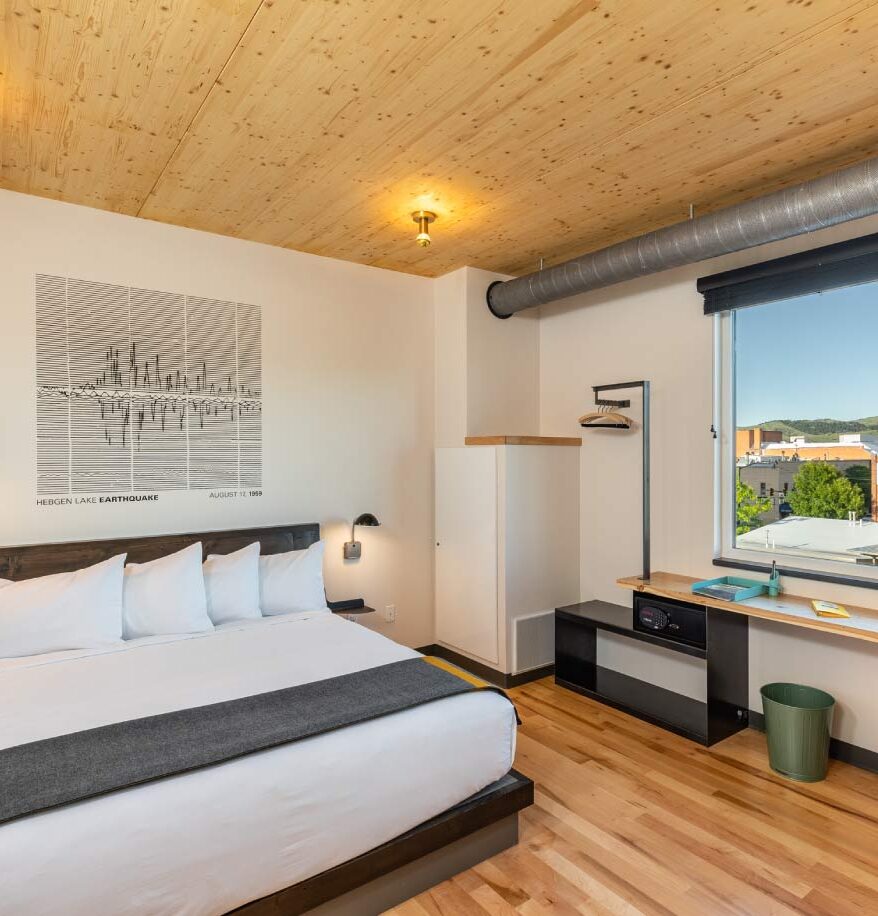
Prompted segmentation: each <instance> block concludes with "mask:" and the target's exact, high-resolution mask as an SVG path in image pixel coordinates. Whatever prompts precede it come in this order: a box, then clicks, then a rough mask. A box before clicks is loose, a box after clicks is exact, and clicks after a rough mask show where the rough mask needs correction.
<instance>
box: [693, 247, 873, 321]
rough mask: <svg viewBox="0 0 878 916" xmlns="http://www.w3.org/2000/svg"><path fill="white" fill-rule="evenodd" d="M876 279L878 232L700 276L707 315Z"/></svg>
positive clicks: (699, 289)
mask: <svg viewBox="0 0 878 916" xmlns="http://www.w3.org/2000/svg"><path fill="white" fill-rule="evenodd" d="M873 280H878V234H875V235H866V236H863V237H862V238H859V239H851V240H850V241H847V242H839V243H838V244H835V245H827V246H825V247H824V248H815V249H813V250H811V251H803V252H801V253H799V254H791V255H789V256H787V257H785V258H776V259H775V260H773V261H763V262H762V263H761V264H752V265H751V266H749V267H741V268H739V269H738V270H727V271H725V272H724V273H721V274H713V275H712V276H710V277H701V278H700V279H699V280H698V292H699V293H701V294H702V295H703V296H704V314H705V315H713V314H715V313H716V312H726V311H729V310H730V309H739V308H745V307H746V306H748V305H760V304H762V303H763V302H775V301H777V300H778V299H792V298H794V297H795V296H807V295H809V294H810V293H820V292H824V291H826V290H830V289H839V288H840V287H843V286H856V285H857V284H860V283H870V282H872V281H873Z"/></svg>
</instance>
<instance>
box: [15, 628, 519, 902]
mask: <svg viewBox="0 0 878 916" xmlns="http://www.w3.org/2000/svg"><path fill="white" fill-rule="evenodd" d="M416 654H417V653H415V652H414V651H413V650H411V649H407V648H405V647H403V646H400V645H398V644H396V643H394V642H391V641H390V640H388V639H385V638H384V637H382V636H380V635H378V634H376V633H373V632H371V631H369V630H367V629H366V628H365V627H362V626H359V625H357V624H355V623H350V622H348V621H345V620H341V619H339V618H337V617H334V616H333V615H331V614H327V613H325V612H323V613H316V614H313V615H309V614H305V615H301V614H300V615H291V616H289V617H273V618H266V619H264V620H262V621H249V622H247V623H244V624H238V625H236V624H226V625H224V626H222V627H220V628H218V629H217V630H216V631H214V632H212V633H208V634H192V635H189V636H184V637H149V638H145V639H139V640H133V641H131V642H129V643H126V644H125V645H123V646H122V647H119V648H115V647H114V648H111V649H102V650H95V651H90V652H89V651H75V652H56V653H52V654H50V655H43V656H37V657H34V658H30V659H13V660H9V661H0V748H2V747H9V746H14V745H17V744H21V743H24V742H27V741H35V740H38V739H40V738H47V737H51V736H54V735H58V734H65V733H69V732H74V731H79V730H81V729H85V728H92V727H96V726H99V725H104V724H108V723H111V722H117V721H122V720H125V719H132V718H138V717H140V716H147V715H153V714H156V713H161V712H167V711H170V710H173V709H182V708H186V707H190V706H199V705H203V704H206V703H215V702H219V701H221V700H226V699H232V698H234V697H240V696H248V695H251V694H255V693H260V692H263V691H268V690H275V689H279V688H281V687H286V686H292V685H294V684H300V683H307V682H309V681H313V680H319V679H322V678H326V677H332V676H334V675H339V674H345V673H348V672H352V671H359V670H362V669H364V668H369V667H373V666H375V665H381V664H386V663H388V662H393V661H398V660H401V659H405V658H411V657H414V656H415V655H416ZM514 752H515V717H514V713H513V710H512V707H511V706H510V704H509V703H508V702H507V701H506V700H504V699H503V698H502V697H500V696H498V695H496V694H494V693H490V692H483V693H473V694H465V695H463V696H459V697H453V698H450V699H446V700H442V701H439V702H436V703H430V704H427V705H425V706H420V707H417V708H415V709H411V710H406V711H404V712H400V713H396V714H394V715H391V716H386V717H384V718H381V719H377V720H374V721H372V722H367V723H363V724H360V725H356V726H352V727H350V728H347V729H343V730H340V731H337V732H333V733H330V734H328V735H321V736H319V737H316V738H310V739H307V740H305V741H300V742H297V743H294V744H290V745H286V746H284V747H280V748H276V749H273V750H269V751H263V752H260V753H257V754H251V755H250V756H248V757H245V758H242V759H240V760H234V761H229V762H227V763H223V764H220V765H218V766H214V767H210V768H208V769H205V770H201V771H198V772H196V773H188V774H185V775H181V776H176V777H171V778H168V779H164V780H161V781H159V782H155V783H151V784H149V785H145V786H140V787H137V788H132V789H126V790H123V791H121V792H115V793H113V794H111V795H108V796H104V797H102V798H98V799H92V800H90V801H85V802H79V803H77V804H73V805H68V806H66V807H64V808H60V809H57V810H53V811H48V812H44V813H42V814H36V815H32V816H30V817H27V818H24V819H22V820H19V821H14V822H12V823H8V824H4V825H2V826H0V913H2V914H4V916H5V914H16V916H18V914H24V913H27V914H28V916H40V914H50V913H51V914H55V913H59V912H64V913H65V914H89V916H92V914H95V913H113V914H122V913H126V914H127V913H136V914H163V916H164V914H178V913H179V914H215V913H225V912H226V911H228V910H230V909H233V908H234V907H236V906H240V905H241V904H242V903H245V902H247V901H249V900H253V899H256V898H258V897H261V896H264V895H266V894H270V893H272V892H274V891H276V890H279V889H281V888H283V887H287V886H288V885H291V884H295V883H296V882H298V881H302V880H304V879H305V878H308V877H310V876H312V875H315V874H318V873H319V872H322V871H324V870H325V869H327V868H331V867H332V866H333V865H336V864H338V863H340V862H343V861H345V860H347V859H350V858H352V857H353V856H356V855H359V854H360V853H362V852H365V851H366V850H368V849H371V848H373V847H375V846H377V845H379V844H380V843H383V842H386V841H387V840H389V839H392V838H393V837H394V836H398V835H399V834H400V833H403V832H405V831H406V830H408V829H410V828H412V827H414V826H416V825H417V824H419V823H421V822H423V821H425V820H427V819H428V818H430V817H432V816H433V815H435V814H438V813H439V812H440V811H443V810H445V809H446V808H449V807H451V806H452V805H455V804H457V803H458V802H460V801H462V800H463V799H464V798H466V797H467V796H469V795H471V794H473V793H474V792H477V791H478V790H479V789H481V788H483V787H484V786H486V785H488V784H489V783H491V782H493V781H494V780H496V779H499V778H500V777H501V776H502V775H504V774H505V773H506V772H507V771H508V770H509V768H510V767H511V765H512V760H513V756H514Z"/></svg>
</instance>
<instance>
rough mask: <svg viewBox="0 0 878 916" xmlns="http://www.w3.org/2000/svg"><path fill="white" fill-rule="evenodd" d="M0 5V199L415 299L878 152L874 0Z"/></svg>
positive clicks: (216, 0)
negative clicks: (323, 267) (464, 276)
mask: <svg viewBox="0 0 878 916" xmlns="http://www.w3.org/2000/svg"><path fill="white" fill-rule="evenodd" d="M3 8H4V11H5V15H4V40H3V44H2V48H0V55H2V56H0V88H2V106H3V107H2V127H3V133H2V149H0V155H2V164H0V187H4V188H8V189H11V190H14V191H23V192H25V193H28V194H38V195H41V196H45V197H52V198H57V199H60V200H66V201H71V202H74V203H80V204H86V205H88V206H92V207H100V208H103V209H107V210H114V211H118V212H120V213H128V214H132V215H138V216H141V217H146V218H148V219H155V220H161V221H164V222H169V223H175V224H178V225H182V226H189V227H193V228H196V229H205V230H208V231H210V232H218V233H222V234H225V235H232V236H236V237H239V238H245V239H252V240H255V241H259V242H267V243H269V244H272V245H281V246H284V247H287V248H295V249H299V250H302V251H309V252H314V253H316V254H321V255H327V256H330V257H335V258H343V259H347V260H352V261H358V262H361V263H364V264H373V265H377V266H381V267H388V268H392V269H395V270H403V271H409V272H413V273H419V274H424V275H427V276H438V275H440V274H442V273H445V272H447V271H449V270H452V269H454V268H456V267H460V266H462V265H464V264H471V265H475V266H478V267H484V268H487V269H492V270H500V271H504V272H508V273H520V272H526V271H528V270H531V269H533V268H534V267H535V266H536V264H537V262H538V260H539V258H540V257H545V259H546V263H547V264H551V263H554V262H556V261H560V260H563V259H564V258H566V257H570V256H572V255H575V254H579V253H582V252H584V251H588V250H592V249H595V248H599V247H602V246H603V245H606V244H609V243H611V242H614V241H618V240H620V239H623V238H628V237H630V236H632V235H636V234H638V233H640V232H644V231H648V230H650V229H654V228H657V227H659V226H662V225H667V224H669V223H672V222H676V221H677V220H679V219H682V218H685V216H686V215H687V212H688V206H689V203H690V202H692V203H694V204H695V205H696V208H697V210H698V212H699V213H703V212H706V211H708V210H710V209H714V208H716V207H718V206H724V205H727V204H729V203H733V202H736V201H739V200H743V199H746V198H748V197H752V196H755V195H757V194H762V193H766V192H768V191H771V190H775V189H777V188H779V187H782V186H784V185H786V184H789V183H791V182H794V181H797V180H800V179H804V178H810V177H813V176H815V175H818V174H822V173H824V172H826V171H829V170H831V169H834V168H837V167H840V166H842V165H846V164H849V163H851V162H855V161H857V160H859V159H862V158H865V157H866V156H869V155H874V154H875V153H876V151H878V88H876V83H875V80H874V68H875V61H876V54H878V42H876V41H875V36H876V32H878V0H859V2H851V0H749V2H744V0H714V2H699V0H664V2H661V3H657V2H655V0H537V2H535V0H442V2H429V0H419V2H411V0H407V2H403V0H4V4H3ZM419 207H427V208H429V209H432V210H435V211H436V212H437V213H438V214H439V220H438V222H437V223H436V224H435V226H434V227H433V234H434V244H433V246H432V247H430V248H429V249H426V250H423V249H420V248H418V247H417V246H416V245H415V244H414V241H413V236H414V231H415V229H414V226H413V224H412V223H411V221H410V217H409V213H410V212H411V211H412V210H413V209H416V208H419Z"/></svg>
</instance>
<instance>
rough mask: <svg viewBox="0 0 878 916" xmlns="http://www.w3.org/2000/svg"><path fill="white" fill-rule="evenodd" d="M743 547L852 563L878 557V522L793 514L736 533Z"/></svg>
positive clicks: (738, 541) (739, 545)
mask: <svg viewBox="0 0 878 916" xmlns="http://www.w3.org/2000/svg"><path fill="white" fill-rule="evenodd" d="M737 544H738V547H741V548H744V549H745V550H762V551H768V552H774V551H780V552H782V553H792V554H802V555H803V556H811V557H813V556H818V555H819V556H824V557H827V558H829V559H835V560H837V559H839V555H840V554H841V555H842V556H843V558H844V559H848V560H850V561H851V562H852V563H853V562H855V561H856V560H857V557H861V558H864V559H865V558H867V557H871V556H878V523H876V522H873V521H871V520H869V519H863V520H862V521H859V522H854V523H851V522H849V521H847V520H846V519H836V518H804V517H802V516H798V515H793V516H790V517H789V518H783V519H780V520H779V521H776V522H772V523H771V524H769V525H764V526H763V527H762V528H757V529H756V530H755V531H748V532H747V533H746V534H740V535H738V540H737Z"/></svg>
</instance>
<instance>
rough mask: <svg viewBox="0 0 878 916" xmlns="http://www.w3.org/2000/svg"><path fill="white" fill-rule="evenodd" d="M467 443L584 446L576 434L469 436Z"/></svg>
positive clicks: (465, 442)
mask: <svg viewBox="0 0 878 916" xmlns="http://www.w3.org/2000/svg"><path fill="white" fill-rule="evenodd" d="M463 441H464V444H465V445H572V446H574V447H577V448H578V447H581V446H582V439H580V438H577V437H576V436H467V437H466V438H465V439H464V440H463Z"/></svg>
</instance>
